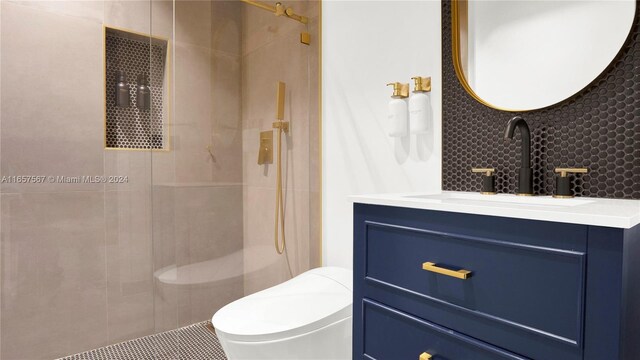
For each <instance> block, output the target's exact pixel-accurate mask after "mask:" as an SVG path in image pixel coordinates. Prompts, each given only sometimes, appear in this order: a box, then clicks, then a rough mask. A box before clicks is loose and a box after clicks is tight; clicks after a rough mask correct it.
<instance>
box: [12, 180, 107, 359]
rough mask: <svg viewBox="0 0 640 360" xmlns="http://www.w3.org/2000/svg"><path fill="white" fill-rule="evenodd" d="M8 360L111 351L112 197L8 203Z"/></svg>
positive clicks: (37, 196) (36, 197) (71, 195)
mask: <svg viewBox="0 0 640 360" xmlns="http://www.w3.org/2000/svg"><path fill="white" fill-rule="evenodd" d="M1 221H2V229H1V231H2V287H3V291H2V333H1V335H2V344H3V346H2V358H3V359H45V358H49V359H50V358H53V357H59V356H62V355H65V354H70V353H75V352H79V351H82V350H86V349H92V348H96V347H99V346H104V345H106V344H107V303H106V299H107V298H106V278H105V271H104V269H105V247H104V244H105V224H104V197H103V194H102V193H100V192H68V193H33V194H3V195H2V218H1Z"/></svg>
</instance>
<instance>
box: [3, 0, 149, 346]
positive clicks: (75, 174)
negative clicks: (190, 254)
mask: <svg viewBox="0 0 640 360" xmlns="http://www.w3.org/2000/svg"><path fill="white" fill-rule="evenodd" d="M0 7H1V8H0V173H1V174H0V176H1V178H2V182H1V183H0V232H1V244H0V246H1V247H0V279H1V284H0V298H1V299H0V303H1V308H0V327H1V331H0V337H1V339H0V340H1V341H0V357H1V358H2V359H51V358H57V357H61V356H65V355H69V354H73V353H77V352H80V351H85V350H90V349H94V348H98V347H102V346H106V345H108V344H112V343H116V342H120V341H123V340H128V339H132V338H136V337H140V336H144V335H148V334H151V333H153V332H154V330H155V326H154V313H153V300H154V298H153V280H152V279H153V278H152V269H153V267H152V266H153V264H152V259H153V257H152V233H151V230H152V227H151V215H152V214H151V191H150V189H151V159H152V158H151V156H152V155H151V152H150V151H149V150H148V148H146V146H147V145H148V144H150V143H152V142H153V141H156V140H157V137H154V136H152V135H151V130H150V128H149V127H148V124H149V118H150V114H151V112H150V110H144V109H142V110H140V109H138V108H137V106H136V105H137V103H138V98H137V86H138V85H139V81H138V76H139V75H146V76H148V75H150V73H151V70H152V69H151V64H152V63H153V61H152V58H153V57H152V53H153V46H152V43H151V42H150V39H149V37H148V35H149V34H150V33H151V23H150V10H151V2H150V1H128V2H120V1H104V2H102V1H101V2H97V1H95V2H93V1H11V2H9V1H3V2H1V4H0ZM26 19H28V21H27V20H26ZM156 55H157V54H156ZM120 71H121V72H122V73H120V75H125V76H117V74H118V73H119V72H120ZM151 80H152V81H151V83H150V84H149V85H150V86H151V87H154V86H157V84H156V83H154V81H153V79H151ZM119 81H120V82H122V84H120V85H121V88H125V90H129V91H128V94H126V91H125V92H124V93H123V94H122V96H123V98H124V99H126V96H127V95H128V97H129V101H128V103H127V102H126V101H125V102H118V103H116V91H117V90H116V86H117V83H118V82H119Z"/></svg>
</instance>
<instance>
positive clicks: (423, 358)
mask: <svg viewBox="0 0 640 360" xmlns="http://www.w3.org/2000/svg"><path fill="white" fill-rule="evenodd" d="M431 359H433V355H431V354H429V353H428V352H423V353H422V354H420V357H419V358H418V360H431Z"/></svg>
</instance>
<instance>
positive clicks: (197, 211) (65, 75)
mask: <svg viewBox="0 0 640 360" xmlns="http://www.w3.org/2000/svg"><path fill="white" fill-rule="evenodd" d="M264 3H265V4H270V5H275V3H269V2H266V1H265V2H264ZM288 5H289V6H291V7H293V8H294V9H295V12H296V13H297V14H301V15H304V16H306V17H308V24H302V23H300V22H298V21H295V20H292V19H289V18H287V17H285V16H279V17H277V16H274V14H273V13H269V12H268V11H265V10H264V9H263V8H259V7H255V6H252V5H250V4H247V3H246V2H244V1H240V0H238V1H215V0H213V1H205V0H203V1H173V0H169V1H164V0H141V1H136V0H134V1H115V0H105V1H65V0H60V1H2V2H0V179H1V182H0V358H1V359H51V358H57V357H62V356H66V355H70V354H74V353H78V352H82V351H86V350H91V349H96V348H100V347H103V346H108V345H110V344H114V343H119V342H123V341H125V342H126V341H128V340H132V339H139V338H141V337H145V336H147V335H152V334H156V333H160V332H165V331H171V330H174V329H176V328H180V327H183V326H187V325H191V324H194V323H203V324H204V325H206V326H210V325H209V324H208V323H206V321H208V320H209V319H210V318H211V316H212V315H213V314H214V313H215V312H216V311H217V310H218V309H220V308H221V307H222V306H224V305H226V304H228V303H229V302H232V301H234V300H236V299H238V298H241V297H243V296H246V295H249V294H251V293H254V292H256V291H259V290H262V289H264V288H267V287H270V286H273V285H275V284H278V283H281V282H283V281H286V280H288V279H290V278H291V277H292V276H295V275H297V274H300V273H302V272H304V271H306V270H308V269H309V268H311V267H315V266H319V265H320V257H321V254H320V191H319V189H320V182H319V179H320V155H319V154H320V151H319V133H320V125H319V124H320V122H319V118H318V116H319V101H318V100H319V92H318V89H319V85H318V82H319V75H318V69H319V49H320V43H319V40H320V37H319V25H318V24H319V13H320V11H319V10H320V9H319V2H317V1H291V3H290V4H288ZM24 19H29V20H28V21H25V20H24ZM303 33H309V35H310V40H311V41H310V44H309V45H307V44H303V43H301V41H300V39H301V35H302V34H303ZM279 81H281V82H284V83H285V84H286V85H285V89H286V91H285V92H284V121H286V122H288V124H289V129H288V132H287V133H286V134H285V133H283V134H282V144H281V148H282V152H281V158H282V163H281V169H282V194H283V196H282V198H283V204H284V211H283V213H284V234H285V237H286V252H285V253H284V254H282V255H279V254H278V253H277V252H276V248H275V247H274V227H275V226H276V219H275V210H276V193H277V185H276V184H277V182H276V180H277V179H276V178H277V171H276V170H277V165H278V164H277V149H278V146H277V145H278V144H277V143H276V140H277V132H276V131H275V130H274V129H273V122H274V121H275V120H276V84H277V83H278V82H279ZM119 83H120V84H119ZM118 86H119V88H120V89H124V91H123V92H122V93H121V98H120V100H117V97H116V94H117V89H118ZM141 86H142V88H140V87H141ZM127 90H128V94H127ZM146 91H148V93H149V95H148V98H147V99H146V100H147V102H148V103H149V106H148V107H146V106H141V104H142V102H145V97H144V94H145V92H146ZM127 96H128V101H127V100H126V99H127ZM141 96H142V97H141ZM123 99H124V100H123ZM269 131H270V132H272V138H273V151H274V153H273V162H272V163H269V164H262V165H258V152H259V147H260V146H259V145H260V133H261V132H269ZM177 334H178V333H176V332H172V333H170V334H169V335H166V336H165V337H164V338H163V339H169V342H171V339H173V343H172V344H168V345H167V344H166V343H165V347H164V348H162V349H160V348H158V349H155V348H154V349H153V350H152V352H153V353H154V355H153V356H154V358H158V359H159V358H164V357H163V356H165V357H167V356H168V357H169V358H171V357H172V356H173V357H174V358H175V357H179V356H182V355H184V354H183V353H182V352H183V350H184V348H183V347H181V345H182V344H184V343H185V341H184V339H182V338H181V337H180V336H178V335H177ZM163 341H164V340H163ZM167 346H169V349H167ZM171 347H173V348H172V349H171ZM163 354H164V355H163Z"/></svg>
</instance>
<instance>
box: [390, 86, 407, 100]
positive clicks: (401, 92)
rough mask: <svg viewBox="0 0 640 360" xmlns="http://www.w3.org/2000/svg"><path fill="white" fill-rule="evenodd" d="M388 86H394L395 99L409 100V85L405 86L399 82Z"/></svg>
mask: <svg viewBox="0 0 640 360" xmlns="http://www.w3.org/2000/svg"><path fill="white" fill-rule="evenodd" d="M387 86H393V95H391V97H393V98H400V99H404V98H408V97H409V84H403V83H399V82H392V83H388V84H387Z"/></svg>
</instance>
